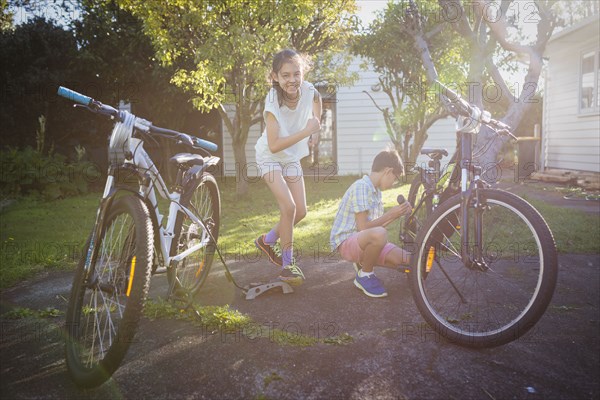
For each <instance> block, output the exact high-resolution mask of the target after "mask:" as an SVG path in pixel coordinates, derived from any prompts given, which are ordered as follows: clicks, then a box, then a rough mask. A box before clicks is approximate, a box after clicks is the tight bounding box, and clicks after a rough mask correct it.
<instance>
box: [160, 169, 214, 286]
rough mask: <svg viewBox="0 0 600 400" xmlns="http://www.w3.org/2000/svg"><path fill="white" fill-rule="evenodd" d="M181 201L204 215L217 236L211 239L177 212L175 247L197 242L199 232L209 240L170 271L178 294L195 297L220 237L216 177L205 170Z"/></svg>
mask: <svg viewBox="0 0 600 400" xmlns="http://www.w3.org/2000/svg"><path fill="white" fill-rule="evenodd" d="M181 204H182V205H183V206H184V207H187V208H189V209H190V211H192V212H193V213H194V214H195V215H196V216H198V217H200V218H201V220H202V221H203V222H204V223H205V224H206V226H207V227H208V229H209V230H210V232H211V233H212V238H214V242H212V239H211V237H210V236H209V235H207V234H206V233H202V232H201V233H199V229H201V227H199V226H197V225H196V224H194V223H192V221H191V220H190V219H189V218H188V217H187V216H185V215H184V214H183V213H178V215H177V220H176V223H175V236H174V238H173V240H174V247H172V248H173V249H175V251H176V253H180V252H182V251H184V250H185V249H186V248H189V247H191V246H193V245H195V244H197V243H198V240H199V239H198V235H200V236H201V239H200V240H201V241H207V244H206V246H205V247H202V248H201V249H200V250H197V251H195V252H194V253H192V254H190V255H189V256H188V257H186V258H184V259H183V260H181V262H180V263H179V265H177V266H174V267H172V268H170V269H169V273H168V274H167V276H168V280H169V284H170V285H174V286H173V287H174V289H175V291H176V294H177V291H179V297H183V296H182V295H184V296H185V295H187V296H190V297H193V296H195V295H196V293H197V292H198V291H199V290H200V288H201V287H202V285H203V284H204V282H205V281H206V277H207V276H208V273H209V272H210V268H211V266H212V263H213V260H214V254H215V249H216V245H217V241H218V238H219V226H220V222H221V197H220V194H219V187H218V185H217V181H216V180H215V178H214V177H213V176H212V175H211V174H209V173H206V172H205V173H203V174H202V176H201V177H200V180H199V183H198V184H197V185H194V186H192V189H189V190H186V191H184V193H183V194H182V196H181ZM171 255H174V254H171ZM197 260H200V261H199V262H198V261H197Z"/></svg>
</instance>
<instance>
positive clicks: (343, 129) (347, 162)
mask: <svg viewBox="0 0 600 400" xmlns="http://www.w3.org/2000/svg"><path fill="white" fill-rule="evenodd" d="M361 63H362V60H361V59H359V58H357V59H355V61H354V62H353V63H352V65H351V67H350V70H351V71H354V72H359V75H360V79H359V80H358V81H357V82H356V83H355V84H354V86H352V87H340V88H339V89H338V92H337V116H336V117H337V161H338V174H339V175H351V174H352V175H354V174H364V173H368V172H369V171H370V170H371V164H372V162H373V158H374V157H375V156H376V155H377V153H378V152H379V151H381V150H383V149H385V148H386V147H387V146H392V141H391V140H390V138H389V136H388V134H387V130H386V126H385V121H384V120H383V115H382V114H381V111H379V110H378V109H377V108H376V107H375V105H374V104H373V102H372V101H371V99H370V98H369V96H367V94H366V93H364V92H363V91H367V92H369V94H370V95H371V96H372V97H373V98H374V99H375V101H376V102H377V104H378V105H379V107H381V108H385V107H389V106H390V101H389V98H388V97H387V95H386V94H385V93H382V92H381V91H378V92H374V91H373V90H372V87H373V86H375V85H377V83H378V82H379V81H378V79H377V78H378V75H377V74H376V73H375V72H373V71H372V70H367V71H364V70H361V69H360V64H361ZM428 134H429V138H428V140H427V141H426V143H425V145H424V146H425V147H439V148H446V149H447V150H448V152H449V153H450V155H452V153H453V151H454V148H455V145H456V143H455V137H456V136H455V133H454V122H453V121H452V120H451V119H446V120H440V121H437V122H436V123H435V124H434V125H433V126H432V127H431V128H430V129H429V131H428ZM426 158H427V157H419V158H418V159H417V163H418V164H421V163H423V162H425V159H426ZM442 163H443V164H444V161H442ZM407 167H410V166H407Z"/></svg>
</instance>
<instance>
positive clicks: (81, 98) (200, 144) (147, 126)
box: [58, 86, 219, 152]
mask: <svg viewBox="0 0 600 400" xmlns="http://www.w3.org/2000/svg"><path fill="white" fill-rule="evenodd" d="M58 95H59V96H61V97H64V98H66V99H69V100H71V101H73V102H75V103H78V104H76V105H75V106H78V105H79V106H80V107H84V108H87V109H88V110H89V111H91V112H93V113H96V114H101V115H105V116H108V117H111V118H115V119H117V120H118V121H122V120H123V115H122V112H120V111H119V110H117V109H115V108H114V107H111V106H109V105H106V104H103V103H101V102H99V101H97V100H94V99H93V98H91V97H88V96H85V95H83V94H81V93H78V92H76V91H74V90H71V89H68V88H66V87H63V86H59V88H58ZM136 122H139V123H136V128H139V129H140V130H142V131H148V132H151V133H156V134H158V135H161V136H165V137H168V138H171V139H174V140H177V141H178V142H180V143H182V144H185V145H187V146H189V147H192V148H194V149H204V150H208V151H211V152H215V151H217V150H218V149H219V146H218V145H217V144H216V143H213V142H210V141H208V140H204V139H200V138H198V137H196V136H192V135H188V134H187V133H182V132H178V131H174V130H172V129H166V128H160V127H158V126H154V125H152V123H151V122H149V121H145V120H142V119H141V118H136Z"/></svg>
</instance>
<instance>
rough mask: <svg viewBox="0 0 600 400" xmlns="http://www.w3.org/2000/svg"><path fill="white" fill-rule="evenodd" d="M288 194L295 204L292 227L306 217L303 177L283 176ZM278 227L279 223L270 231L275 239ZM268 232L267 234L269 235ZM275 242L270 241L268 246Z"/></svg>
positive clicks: (278, 233)
mask: <svg viewBox="0 0 600 400" xmlns="http://www.w3.org/2000/svg"><path fill="white" fill-rule="evenodd" d="M283 179H284V180H285V182H286V184H287V186H288V189H289V191H290V193H291V194H292V199H293V200H294V203H295V204H296V215H295V217H294V226H296V224H297V223H298V222H300V221H302V220H303V219H304V217H306V213H307V209H306V189H305V187H304V177H303V176H284V177H283ZM279 230H280V225H279V222H278V223H277V224H276V225H275V226H274V227H273V229H271V232H274V233H275V234H276V235H275V236H276V237H277V238H279V236H280V235H281V233H280V231H279ZM271 232H269V234H271ZM275 241H276V240H272V239H271V240H270V241H269V243H268V244H274V243H275Z"/></svg>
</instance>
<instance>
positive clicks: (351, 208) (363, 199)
mask: <svg viewBox="0 0 600 400" xmlns="http://www.w3.org/2000/svg"><path fill="white" fill-rule="evenodd" d="M363 211H368V212H369V215H368V219H369V221H372V220H374V219H377V218H379V217H381V216H382V215H383V201H382V200H381V190H379V189H376V188H375V186H373V182H371V178H369V176H368V175H365V176H364V177H362V179H359V180H357V181H356V182H354V183H353V184H352V185H351V186H350V187H349V188H348V190H346V193H345V194H344V197H342V202H341V203H340V207H339V209H338V212H337V214H336V215H335V220H334V221H333V227H332V228H331V235H330V237H329V242H330V244H331V249H332V250H333V251H335V250H337V248H338V247H339V245H340V244H342V242H343V241H344V240H346V239H348V238H349V237H350V236H352V234H353V233H355V232H357V230H356V218H355V216H354V214H357V213H359V212H363Z"/></svg>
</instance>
